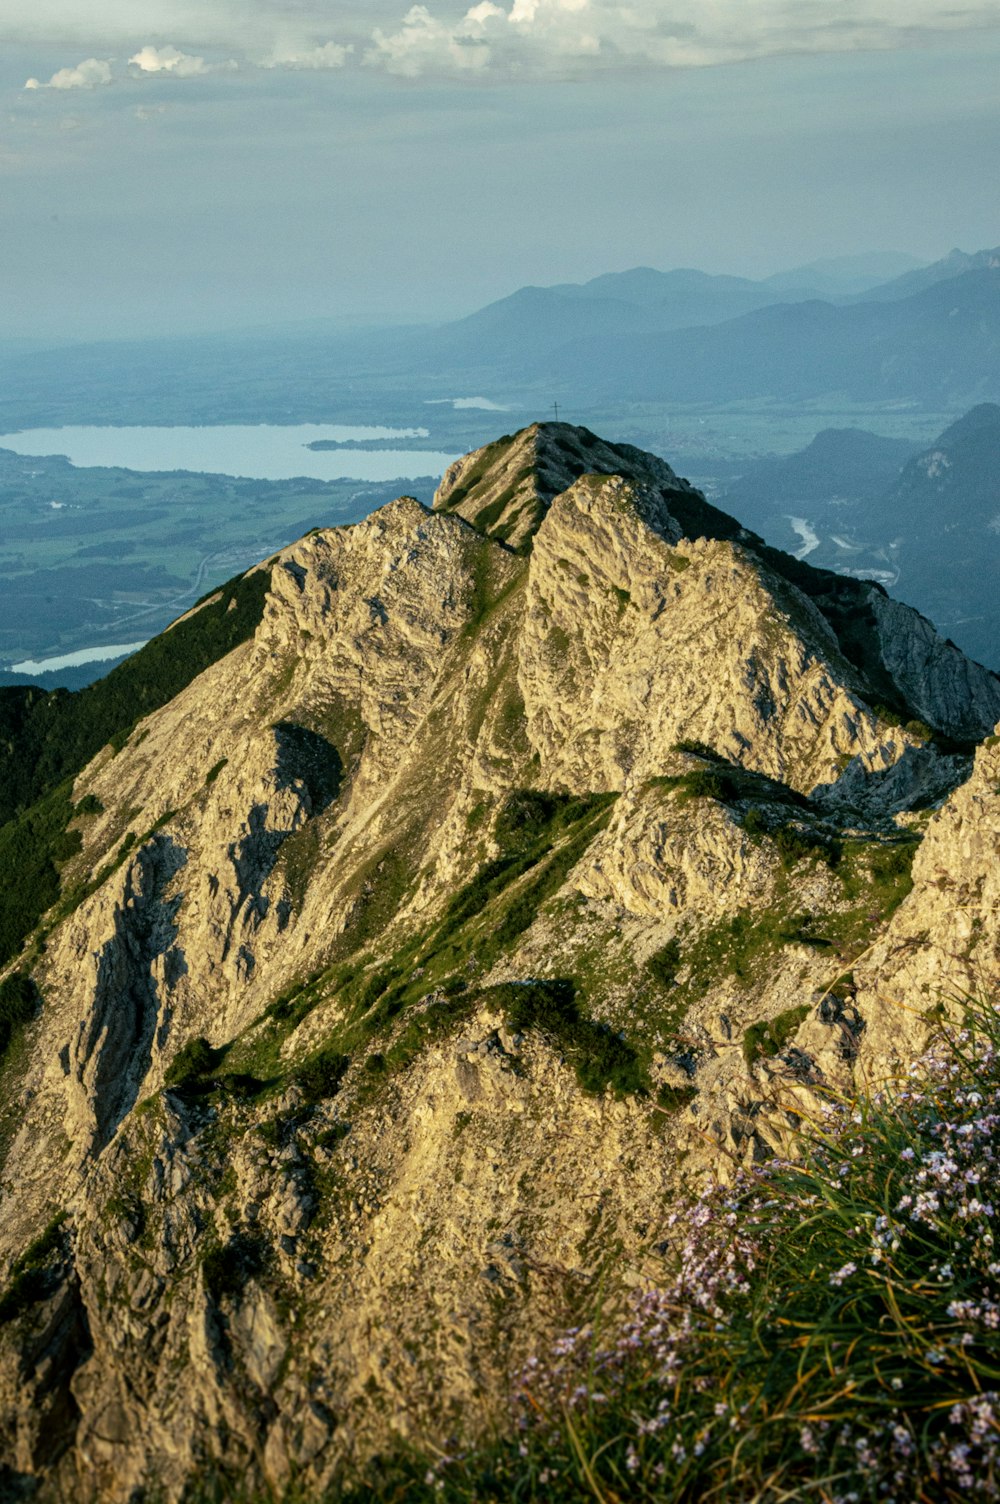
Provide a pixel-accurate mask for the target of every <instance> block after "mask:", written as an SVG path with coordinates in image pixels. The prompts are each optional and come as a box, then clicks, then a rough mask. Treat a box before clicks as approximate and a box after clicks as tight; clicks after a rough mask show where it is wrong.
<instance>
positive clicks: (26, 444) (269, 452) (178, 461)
mask: <svg viewBox="0 0 1000 1504" xmlns="http://www.w3.org/2000/svg"><path fill="white" fill-rule="evenodd" d="M428 437H429V433H428V430H427V429H426V428H377V427H375V428H358V427H346V426H343V425H339V424H335V423H333V424H331V423H298V424H291V425H288V426H287V427H286V426H283V425H277V424H264V423H262V424H258V425H255V426H253V427H243V426H239V425H236V424H218V425H214V426H212V427H205V428H140V427H135V428H111V427H108V428H32V429H26V430H25V431H24V432H22V433H9V434H3V435H0V449H10V450H13V452H14V453H15V454H23V455H27V456H32V455H35V456H43V455H46V456H47V455H60V454H61V455H65V456H66V458H67V459H68V460H69V462H70V464H71V465H75V466H77V467H79V468H83V467H85V466H86V467H89V466H93V465H99V466H107V467H116V468H121V469H124V470H139V471H164V470H195V471H201V472H203V473H205V474H209V475H233V476H239V477H242V478H245V479H248V480H291V479H292V478H293V477H295V476H300V475H302V476H310V477H312V478H313V479H314V480H361V481H391V480H397V479H398V480H407V479H411V478H412V477H414V476H418V475H440V474H441V473H442V472H443V471H444V470H446V469H447V468H448V466H449V465H450V464H451V463H452V461H453V460H455V459H457V458H458V456H457V455H455V454H445V453H443V452H439V451H438V450H432V449H407V448H406V447H404V443H402V442H401V443H400V444H399V447H398V448H381V447H380V448H377V449H357V448H346V449H320V450H317V449H309V448H308V447H307V446H308V445H309V444H315V443H316V442H317V441H324V442H326V443H333V444H346V445H356V444H366V443H372V442H376V443H380V444H384V443H385V442H387V441H389V442H391V441H393V440H396V441H405V440H406V439H426V438H428Z"/></svg>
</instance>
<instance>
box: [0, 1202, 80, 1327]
mask: <svg viewBox="0 0 1000 1504" xmlns="http://www.w3.org/2000/svg"><path fill="white" fill-rule="evenodd" d="M65 1222H66V1213H65V1212H59V1213H58V1215H57V1216H55V1217H53V1218H52V1220H51V1222H50V1223H49V1224H48V1226H47V1227H46V1229H45V1231H44V1232H43V1233H42V1234H41V1235H40V1236H39V1237H37V1238H35V1240H34V1242H33V1243H31V1244H29V1246H28V1248H27V1249H25V1251H24V1253H22V1255H21V1257H20V1258H19V1259H18V1260H17V1261H16V1263H15V1264H14V1266H13V1268H12V1269H11V1271H10V1283H9V1284H8V1286H7V1288H6V1290H5V1291H4V1293H3V1295H2V1296H0V1325H3V1324H4V1323H6V1322H8V1321H16V1320H17V1318H18V1317H19V1316H23V1315H24V1314H25V1313H26V1312H27V1311H29V1310H30V1309H31V1307H32V1306H34V1305H37V1304H38V1303H39V1302H40V1301H42V1300H45V1299H46V1298H47V1297H48V1296H49V1295H51V1294H52V1293H53V1291H54V1290H55V1288H56V1286H57V1285H58V1283H59V1270H58V1265H59V1264H60V1263H61V1262H62V1260H63V1258H64V1257H65V1254H66V1247H67V1232H66V1228H65Z"/></svg>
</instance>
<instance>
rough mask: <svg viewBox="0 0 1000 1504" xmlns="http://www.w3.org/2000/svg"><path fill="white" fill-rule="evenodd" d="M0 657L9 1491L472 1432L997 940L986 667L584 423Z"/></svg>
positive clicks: (993, 764)
mask: <svg viewBox="0 0 1000 1504" xmlns="http://www.w3.org/2000/svg"><path fill="white" fill-rule="evenodd" d="M4 694H5V695H7V696H8V697H9V698H8V699H6V700H4V701H3V702H2V703H0V733H2V735H0V752H2V753H3V755H4V758H5V762H4V763H2V764H0V770H2V773H3V784H2V788H0V792H2V793H3V795H4V798H5V799H6V801H7V802H6V805H5V806H4V815H5V817H6V823H5V824H4V825H3V826H2V827H0V857H2V860H3V861H4V863H5V880H6V882H7V885H8V891H7V892H6V893H5V896H4V899H3V911H2V914H0V921H2V925H0V955H2V956H3V957H4V965H3V971H2V974H0V1003H2V1008H0V1044H2V1045H3V1050H4V1054H3V1067H2V1076H0V1142H2V1154H3V1169H2V1196H3V1216H2V1223H0V1253H2V1258H3V1272H4V1279H3V1285H2V1294H0V1448H2V1459H3V1469H4V1470H3V1473H2V1487H3V1489H4V1490H6V1493H7V1494H8V1495H9V1496H10V1497H12V1498H17V1497H25V1498H28V1497H31V1498H37V1499H38V1500H39V1501H43V1504H44V1501H50V1500H52V1501H54V1500H64V1499H73V1500H80V1501H84V1504H88V1501H98V1500H100V1501H107V1504H126V1501H138V1500H141V1499H150V1500H152V1499H154V1498H155V1499H158V1500H178V1499H180V1498H181V1497H182V1496H183V1494H184V1491H185V1488H186V1487H187V1486H188V1485H189V1484H190V1482H191V1480H192V1479H193V1478H195V1477H203V1476H205V1475H206V1474H211V1475H215V1476H218V1477H220V1478H229V1477H231V1478H238V1479H240V1480H241V1486H242V1485H245V1484H249V1486H251V1487H258V1486H259V1487H271V1488H274V1489H277V1490H281V1489H282V1488H284V1487H286V1486H287V1485H288V1484H289V1483H290V1482H291V1481H292V1480H294V1481H295V1482H296V1484H297V1486H298V1487H299V1488H300V1489H301V1490H302V1491H303V1493H302V1496H303V1497H309V1495H310V1491H312V1492H314V1493H318V1492H319V1491H321V1490H322V1489H324V1488H327V1487H339V1486H340V1485H341V1484H342V1483H347V1482H349V1481H350V1480H351V1478H352V1477H355V1476H357V1474H358V1470H359V1469H361V1468H363V1467H364V1466H365V1465H366V1463H367V1461H368V1460H369V1459H371V1458H372V1457H373V1456H376V1455H386V1454H391V1453H392V1452H393V1450H394V1449H396V1448H399V1447H400V1446H404V1445H406V1444H407V1443H410V1442H416V1443H418V1444H419V1445H421V1446H427V1447H430V1448H432V1449H433V1448H445V1447H447V1446H448V1445H450V1444H451V1442H452V1441H453V1439H454V1438H455V1437H456V1436H475V1435H476V1434H477V1433H480V1432H482V1431H483V1430H485V1429H487V1428H488V1427H489V1424H490V1420H491V1417H493V1416H495V1414H496V1413H497V1407H498V1406H499V1405H501V1404H502V1402H503V1396H504V1394H505V1392H506V1388H507V1385H508V1382H509V1376H510V1374H511V1372H512V1371H513V1370H514V1369H516V1367H517V1366H518V1365H519V1364H520V1363H521V1362H523V1361H524V1359H525V1358H526V1357H527V1356H528V1355H529V1354H531V1353H532V1352H533V1351H534V1350H535V1349H536V1348H537V1346H538V1344H539V1342H541V1341H544V1340H545V1338H546V1337H547V1336H548V1335H549V1334H551V1333H552V1332H553V1331H556V1330H558V1329H559V1327H560V1324H561V1323H563V1322H565V1320H566V1317H567V1312H568V1311H570V1310H571V1309H572V1305H573V1300H574V1298H576V1295H575V1292H579V1290H580V1289H584V1288H587V1287H588V1281H593V1280H595V1279H598V1278H599V1279H600V1280H601V1281H602V1288H603V1289H605V1290H606V1292H607V1296H606V1298H607V1299H608V1300H613V1299H614V1292H615V1291H616V1290H624V1289H626V1288H628V1287H630V1286H635V1285H637V1284H640V1283H641V1282H642V1281H643V1278H644V1274H645V1271H646V1269H647V1266H648V1260H649V1257H650V1254H651V1250H653V1249H654V1248H655V1247H656V1246H657V1244H658V1243H660V1242H661V1241H662V1238H663V1228H664V1225H665V1223H666V1219H667V1216H668V1214H669V1212H670V1209H671V1207H672V1205H674V1204H675V1202H676V1198H677V1197H678V1196H679V1195H681V1194H682V1192H684V1191H686V1190H689V1189H691V1188H698V1187H700V1186H702V1185H704V1184H706V1183H707V1182H709V1181H718V1180H720V1179H721V1180H723V1181H724V1180H726V1179H727V1178H728V1177H730V1176H732V1175H733V1173H734V1172H735V1170H736V1169H737V1168H738V1167H739V1166H741V1165H742V1166H746V1165H752V1164H753V1163H755V1162H760V1161H763V1160H766V1159H768V1158H769V1157H770V1156H772V1155H773V1154H774V1153H775V1152H776V1151H778V1150H783V1149H788V1148H789V1147H790V1146H792V1145H793V1141H794V1132H795V1127H796V1125H797V1123H798V1121H799V1119H800V1115H801V1113H802V1112H805V1111H807V1110H808V1104H809V1102H810V1101H811V1100H813V1099H814V1098H815V1094H816V1092H817V1089H818V1088H819V1087H820V1086H822V1087H824V1088H828V1087H829V1086H831V1085H832V1086H834V1087H835V1088H836V1089H838V1090H850V1089H851V1086H852V1083H853V1082H855V1081H856V1080H858V1079H860V1077H862V1076H863V1078H864V1079H865V1080H867V1081H872V1080H878V1079H879V1078H880V1077H882V1076H884V1075H886V1074H889V1073H891V1072H892V1071H894V1070H896V1069H897V1068H898V1067H899V1066H900V1065H901V1064H902V1065H905V1064H906V1063H907V1062H908V1061H909V1060H910V1059H911V1058H912V1057H913V1056H914V1054H915V1053H916V1052H917V1051H919V1049H920V1048H921V1047H922V1045H923V1043H924V1040H925V1038H926V1035H927V1031H928V1028H929V1021H930V1020H931V1019H932V1018H933V1017H934V1016H936V1014H937V1013H938V1012H939V1011H940V1009H941V1008H942V1007H944V1008H947V1006H948V1005H949V1000H950V999H951V998H952V997H957V996H959V995H961V994H963V993H967V992H969V991H971V990H975V989H979V988H982V987H983V986H989V985H991V984H992V983H993V982H995V981H996V979H997V975H998V972H1000V891H998V881H1000V879H998V875H997V867H996V862H995V851H996V848H997V843H998V840H1000V793H998V790H1000V740H998V738H997V737H996V736H995V735H994V734H993V731H994V726H995V724H996V723H997V721H998V720H1000V679H998V678H997V676H996V675H995V674H993V673H991V672H989V671H988V670H986V669H984V668H982V667H980V666H979V665H977V664H976V663H973V662H971V661H970V660H969V659H968V658H966V657H964V656H963V654H962V653H961V652H960V651H959V650H958V649H957V648H956V647H955V646H954V645H953V644H952V643H950V642H948V641H947V640H945V639H943V638H942V637H940V636H939V635H938V634H937V633H936V632H935V630H934V628H933V627H932V625H931V624H930V623H929V622H928V621H927V620H926V619H925V618H923V617H922V616H920V615H919V614H918V613H917V612H915V611H913V610H911V609H910V608H909V607H907V606H904V605H902V604H900V603H899V602H897V601H894V600H892V599H890V598H889V597H888V596H887V595H886V594H885V592H884V591H883V590H882V589H881V587H879V586H878V585H876V584H873V583H871V582H870V581H861V580H856V579H849V578H845V577H842V576H839V575H836V574H832V573H828V572H824V571H820V570H816V569H813V568H811V567H810V566H809V565H808V564H806V563H804V562H800V561H796V560H794V559H792V558H790V557H789V556H787V555H785V554H782V553H780V552H778V551H776V550H774V549H772V548H769V547H768V546H767V545H765V544H764V543H763V541H762V540H761V539H760V538H759V537H757V536H756V535H754V534H753V533H751V532H749V531H747V530H746V529H744V528H743V527H741V526H740V524H739V523H738V522H737V521H735V520H734V519H732V518H731V517H729V516H727V515H725V514H724V513H722V512H720V511H718V510H716V509H715V508H713V507H712V506H710V505H709V504H708V503H707V502H706V501H705V499H704V497H703V496H702V495H701V494H700V493H699V492H698V491H696V490H695V489H694V488H693V487H692V486H690V485H689V484H688V483H687V482H686V481H684V480H682V479H681V478H679V477H678V476H676V475H675V474H674V473H673V471H672V470H671V469H670V467H669V466H668V465H666V464H665V463H664V462H663V461H662V460H660V459H657V458H655V457H653V456H651V455H647V454H643V453H642V452H641V451H639V450H636V449H634V448H632V447H630V446H627V445H619V444H613V443H608V442H605V441H602V440H600V439H598V438H596V437H595V436H594V435H593V434H590V433H588V432H587V431H586V430H584V429H579V428H573V427H571V426H569V425H565V424H557V423H549V424H536V425H533V426H532V427H530V428H528V429H526V430H524V431H523V432H521V433H518V434H516V435H514V436H507V437H504V438H502V439H499V440H498V441H497V442H496V443H494V444H491V445H489V446H487V447H486V448H485V449H483V450H480V451H478V452H477V453H475V454H472V455H470V456H468V457H467V458H466V459H464V460H461V461H459V462H458V463H457V464H456V465H454V466H453V467H452V468H451V470H450V471H449V472H448V474H447V475H446V477H445V479H444V482H443V484H442V486H441V489H440V490H439V492H438V494H437V497H436V498H435V502H434V506H433V508H432V509H430V510H428V509H427V508H426V507H424V506H422V505H421V504H420V503H419V502H417V501H415V500H413V499H412V498H408V497H402V498H400V499H399V500H398V501H395V502H393V503H392V504H391V505H389V506H386V507H384V508H383V509H382V510H380V511H378V512H376V513H374V514H373V515H372V516H370V517H368V518H367V519H366V520H365V521H364V522H361V523H359V524H357V525H356V526H353V527H344V528H330V529H321V530H319V531H316V532H314V533H311V534H309V535H308V536H307V537H305V538H303V539H301V540H300V541H299V542H298V543H295V544H294V545H293V546H292V547H290V548H287V549H285V550H284V551H283V552H282V553H280V554H279V555H277V556H276V557H275V558H273V559H270V560H268V561H267V563H266V564H262V565H260V566H259V567H258V569H256V570H255V571H252V572H251V573H250V574H249V575H247V576H245V577H244V578H243V579H241V580H239V581H234V582H232V584H231V585H230V586H227V587H225V588H224V589H223V590H222V591H218V592H215V593H213V595H211V596H210V597H209V598H208V599H207V600H206V601H205V602H203V603H201V605H200V606H199V607H197V608H196V609H195V610H194V612H192V613H189V615H188V616H187V617H186V618H183V619H182V620H181V621H179V622H178V623H176V624H175V625H174V626H173V627H172V628H171V629H170V630H169V631H168V632H167V633H166V634H164V636H163V637H162V638H159V639H157V640H156V641H154V643H152V644H150V645H149V647H147V648H146V649H145V650H143V652H141V653H139V654H138V655H136V657H135V658H133V659H132V660H130V661H129V662H128V663H126V664H125V665H123V666H122V668H120V669H118V670H116V671H115V673H114V674H112V675H110V676H109V677H108V679H107V680H105V681H102V683H101V684H100V685H96V686H93V687H92V688H91V689H89V690H85V691H81V692H80V694H79V695H76V696H70V695H66V694H65V693H57V694H55V695H50V696H46V695H42V694H41V693H40V692H34V691H20V690H19V691H15V690H10V691H5V692H4ZM859 1073H860V1076H859Z"/></svg>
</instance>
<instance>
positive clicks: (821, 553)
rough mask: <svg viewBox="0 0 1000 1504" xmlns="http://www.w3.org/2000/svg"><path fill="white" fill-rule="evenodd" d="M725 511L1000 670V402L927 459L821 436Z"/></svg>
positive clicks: (736, 488)
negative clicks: (880, 592)
mask: <svg viewBox="0 0 1000 1504" xmlns="http://www.w3.org/2000/svg"><path fill="white" fill-rule="evenodd" d="M907 450H909V453H907ZM722 504H723V505H724V506H725V508H726V509H727V511H729V510H731V511H735V512H737V513H738V515H739V516H740V517H741V518H742V519H744V520H745V521H746V522H747V524H748V525H749V526H751V527H753V528H756V529H757V530H758V531H759V532H761V533H762V534H763V535H764V536H765V537H766V538H767V540H768V542H770V543H773V544H775V545H777V546H778V547H779V548H784V549H787V550H788V551H789V552H792V553H795V554H796V555H797V556H798V557H799V558H808V560H809V562H810V564H816V565H819V566H821V567H823V568H826V569H833V570H836V571H837V572H838V573H840V574H847V575H853V576H855V577H860V578H868V579H876V580H878V581H879V582H880V583H881V584H883V585H884V586H885V587H886V589H888V590H889V592H890V593H891V594H892V595H895V596H897V597H898V598H899V599H901V600H904V601H906V602H907V604H908V605H911V606H916V607H917V608H918V610H920V611H922V612H923V613H924V614H925V615H926V616H929V617H930V619H931V620H932V621H933V622H934V624H935V626H936V627H937V628H938V630H939V631H941V632H943V633H946V634H947V635H948V636H949V637H951V638H952V639H953V640H954V641H955V642H957V643H958V644H959V646H960V647H961V648H962V650H963V651H964V652H966V653H968V654H969V655H970V656H971V657H973V658H976V659H978V661H979V662H981V663H985V664H987V665H988V666H989V667H991V668H998V667H1000V585H998V581H1000V406H997V405H996V404H995V403H980V404H978V405H977V406H976V407H974V408H973V409H972V410H971V411H970V412H968V413H966V414H965V415H964V417H962V418H960V419H959V420H958V421H957V422H956V423H953V424H951V425H950V427H948V428H947V429H946V430H945V431H944V433H942V434H941V436H940V437H939V438H938V439H936V440H935V442H934V443H933V444H931V445H930V446H929V447H928V448H926V449H923V450H921V451H920V452H919V453H916V454H914V453H913V446H907V445H905V444H901V443H900V442H899V441H898V440H894V439H885V438H880V437H878V436H877V435H875V434H864V433H858V432H856V431H855V432H851V431H844V430H839V431H837V430H831V431H828V432H825V433H822V434H819V435H817V437H816V439H814V440H813V442H812V444H810V445H809V446H808V447H807V448H806V449H804V450H802V451H800V452H799V453H798V454H793V455H789V456H786V457H784V458H780V459H771V460H768V461H763V462H761V463H759V464H757V465H754V466H752V467H751V468H750V469H748V471H747V472H746V473H745V474H744V475H743V476H742V477H741V478H740V480H739V481H737V482H735V483H734V484H733V485H732V486H731V487H729V489H728V490H727V491H726V493H725V495H724V497H723V498H722Z"/></svg>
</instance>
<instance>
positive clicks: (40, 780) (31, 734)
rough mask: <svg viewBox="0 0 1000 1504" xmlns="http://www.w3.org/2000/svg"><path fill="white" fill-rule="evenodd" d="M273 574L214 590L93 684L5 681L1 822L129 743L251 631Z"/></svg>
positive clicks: (0, 729) (0, 711)
mask: <svg viewBox="0 0 1000 1504" xmlns="http://www.w3.org/2000/svg"><path fill="white" fill-rule="evenodd" d="M270 581H271V575H270V571H269V570H267V569H261V570H257V571H255V572H254V573H253V574H249V575H244V576H242V577H240V578H238V579H235V580H231V581H230V582H229V584H228V585H223V586H222V587H221V588H220V590H218V591H215V590H213V591H211V592H210V593H209V595H208V596H206V597H205V598H204V599H205V601H206V602H210V604H204V605H201V606H200V608H195V609H194V611H193V614H189V615H188V616H187V617H186V619H185V620H183V621H179V622H177V623H176V624H175V625H174V626H173V627H171V628H170V629H169V631H167V632H164V633H162V634H161V635H160V636H159V637H154V638H153V640H152V642H149V643H147V644H146V646H145V647H144V648H141V649H140V651H139V652H138V653H135V654H133V656H132V657H131V658H128V659H127V660H126V661H125V662H124V663H121V664H119V665H118V667H117V668H115V669H112V671H111V673H110V674H108V675H107V676H106V677H105V678H103V679H99V680H98V681H97V682H96V683H95V684H90V685H88V686H87V688H86V689H80V690H75V691H70V690H65V689H56V690H52V691H51V692H48V693H46V692H45V691H43V690H39V689H35V688H33V687H28V688H14V689H0V747H2V748H3V750H4V751H5V752H6V754H7V755H6V756H5V757H4V758H3V761H2V763H0V823H2V822H4V821H7V820H10V819H11V818H12V816H14V815H15V814H16V813H17V812H18V811H19V810H25V809H27V808H28V807H29V806H30V805H33V804H34V803H35V802H36V801H37V800H39V799H40V798H42V797H43V796H45V795H46V794H48V793H49V792H50V791H51V790H53V789H54V788H56V786H57V785H61V784H62V783H63V782H64V780H66V779H67V778H71V777H75V775H76V774H77V773H79V772H80V770H81V769H82V768H84V767H85V766H86V764H87V763H88V762H89V761H90V759H91V758H92V757H93V756H95V754H96V753H98V752H99V751H100V750H101V748H102V747H104V746H106V745H107V743H108V742H111V743H112V744H113V745H115V746H116V747H122V746H124V744H125V742H126V741H127V739H128V736H129V733H130V731H131V730H132V728H133V726H135V724H136V722H137V721H139V720H141V718H142V717H143V716H146V715H149V714H150V713H151V712H152V711H154V710H159V708H160V707H161V706H162V705H166V704H167V702H168V701H169V700H172V699H173V698H174V696H175V695H177V694H179V693H180V691H181V690H182V689H184V688H185V687H186V686H187V685H188V684H190V683H191V681H192V679H194V678H196V677H197V676H198V674H200V673H201V672H202V671H203V670H204V669H206V668H208V667H209V666H210V665H211V664H213V663H216V662H217V661H218V660H219V659H220V658H223V657H225V655H226V654H227V653H229V652H231V651H232V649H233V648H235V647H237V646H238V645H239V644H240V643H241V642H245V641H246V639H247V638H248V637H251V636H252V635H253V633H254V632H255V631H256V629H257V626H258V625H259V623H260V620H261V617H262V615H263V612H264V597H265V595H266V594H267V590H268V586H269V585H270ZM215 595H218V596H219V599H218V600H216V601H213V600H212V596H215Z"/></svg>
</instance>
